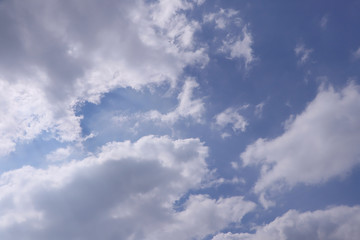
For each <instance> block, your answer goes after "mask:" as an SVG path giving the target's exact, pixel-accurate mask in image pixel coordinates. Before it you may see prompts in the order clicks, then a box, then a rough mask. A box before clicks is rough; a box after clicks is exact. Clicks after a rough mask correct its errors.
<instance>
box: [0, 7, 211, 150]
mask: <svg viewBox="0 0 360 240" xmlns="http://www.w3.org/2000/svg"><path fill="white" fill-rule="evenodd" d="M200 3H201V1H181V0H179V1H156V2H152V3H148V2H146V1H141V0H139V1H127V0H125V1H108V2H107V3H106V4H104V3H103V2H102V1H98V0H91V1H87V2H86V4H85V3H84V1H81V0H76V1H71V2H64V1H59V0H50V1H47V2H46V3H43V2H42V1H39V0H29V1H26V2H22V1H17V0H15V1H9V0H5V1H1V3H0V6H1V7H0V15H1V18H2V20H1V21H2V22H6V25H2V38H1V40H0V48H1V49H2V54H1V56H0V72H1V76H0V89H1V90H0V91H1V94H0V102H1V103H2V104H1V105H2V106H1V108H0V115H1V116H3V121H2V122H1V126H0V156H1V155H5V154H8V153H9V152H11V151H13V150H14V149H15V146H16V143H17V142H21V141H27V140H31V139H33V138H35V137H37V136H39V135H40V134H42V133H46V134H48V135H50V136H52V137H54V138H56V139H57V140H59V141H81V128H80V120H81V116H77V115H76V112H75V108H76V106H77V105H78V104H81V103H83V102H86V101H88V102H92V103H99V101H100V99H101V97H102V95H103V94H105V93H107V92H109V91H111V90H113V89H115V88H119V87H131V88H134V89H141V88H143V87H144V86H148V85H149V84H163V83H167V84H170V85H171V86H175V84H176V82H177V81H178V79H179V76H180V75H181V74H182V72H183V69H184V67H186V66H188V65H198V66H203V65H204V64H206V63H207V61H208V57H207V55H206V53H205V49H204V48H202V47H201V46H199V45H198V44H197V42H196V41H195V39H194V33H195V32H196V31H197V30H198V29H199V24H198V23H197V22H196V21H194V20H191V19H188V18H187V17H186V13H185V11H191V9H192V8H194V7H195V6H196V5H197V4H200ZM149 4H150V5H149Z"/></svg>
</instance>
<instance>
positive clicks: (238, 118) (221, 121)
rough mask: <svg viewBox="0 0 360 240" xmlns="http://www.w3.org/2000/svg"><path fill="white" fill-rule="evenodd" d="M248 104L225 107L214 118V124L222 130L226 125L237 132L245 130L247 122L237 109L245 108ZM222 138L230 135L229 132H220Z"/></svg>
mask: <svg viewBox="0 0 360 240" xmlns="http://www.w3.org/2000/svg"><path fill="white" fill-rule="evenodd" d="M247 107H248V105H245V106H242V107H240V108H234V107H229V108H227V109H225V110H224V111H223V112H221V113H219V114H217V115H216V116H215V117H214V118H215V125H216V126H217V127H218V128H219V129H220V130H224V129H225V128H226V127H227V126H230V127H231V129H232V131H233V132H235V133H237V132H245V130H246V127H247V126H248V125H249V123H248V122H247V121H246V119H245V118H244V117H243V116H242V115H240V113H239V111H240V110H241V109H244V108H247ZM221 136H222V138H226V137H230V136H231V134H230V133H228V132H226V131H225V132H223V133H222V135H221Z"/></svg>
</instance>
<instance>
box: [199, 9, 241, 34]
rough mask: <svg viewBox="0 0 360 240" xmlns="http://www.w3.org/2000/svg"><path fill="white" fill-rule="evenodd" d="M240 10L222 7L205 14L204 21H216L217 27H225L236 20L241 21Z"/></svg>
mask: <svg viewBox="0 0 360 240" xmlns="http://www.w3.org/2000/svg"><path fill="white" fill-rule="evenodd" d="M237 15H238V11H236V10H234V9H220V10H219V12H217V13H209V14H206V15H205V16H204V18H203V19H204V22H205V23H207V22H215V26H216V28H219V29H225V28H226V27H228V25H229V24H230V23H232V22H234V21H237V22H238V23H239V24H240V23H241V19H240V18H239V17H237Z"/></svg>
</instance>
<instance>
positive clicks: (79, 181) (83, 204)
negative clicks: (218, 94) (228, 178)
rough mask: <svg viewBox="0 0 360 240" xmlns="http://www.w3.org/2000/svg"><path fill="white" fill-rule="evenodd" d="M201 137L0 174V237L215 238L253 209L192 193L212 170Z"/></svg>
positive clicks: (113, 149) (150, 142)
mask: <svg viewBox="0 0 360 240" xmlns="http://www.w3.org/2000/svg"><path fill="white" fill-rule="evenodd" d="M207 152H208V150H207V147H205V146H204V145H203V144H202V143H201V142H200V141H199V140H198V139H182V140H172V139H170V138H168V137H154V136H146V137H143V138H141V139H139V140H138V141H137V142H134V143H132V142H130V141H125V142H112V143H108V144H106V145H105V146H103V147H102V148H101V151H100V152H99V153H98V154H96V155H91V156H89V157H87V158H85V159H83V160H81V161H72V162H68V163H65V164H62V165H59V166H51V167H49V168H48V169H35V168H33V167H30V166H25V167H22V168H21V169H17V170H12V171H9V172H5V173H3V174H2V175H1V176H0V211H1V214H0V238H1V239H4V240H10V239H25V238H27V239H39V240H41V239H54V240H56V239H77V238H81V239H89V240H91V239H100V238H101V239H113V238H116V239H149V240H150V239H151V240H152V239H169V238H171V239H175V240H186V239H192V238H195V237H204V236H206V235H208V234H214V233H216V232H217V231H219V230H221V229H222V228H224V227H226V226H227V225H228V224H229V223H231V222H240V220H241V218H242V217H243V216H244V215H245V214H246V213H247V212H249V211H251V210H252V209H253V208H254V207H255V204H254V203H252V202H248V201H245V200H243V198H242V197H230V198H220V199H218V200H215V199H211V198H210V197H209V196H206V195H191V196H190V197H189V199H188V200H187V201H186V202H185V203H184V206H183V210H181V211H175V210H174V208H173V204H174V202H175V201H176V200H178V199H179V198H180V197H181V196H183V195H184V194H185V193H187V192H188V191H189V190H190V189H194V188H199V187H201V185H202V182H203V181H204V180H205V179H206V176H207V174H208V173H209V170H208V169H207V165H206V162H205V158H206V157H207Z"/></svg>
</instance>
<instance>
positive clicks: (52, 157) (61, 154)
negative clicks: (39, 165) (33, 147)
mask: <svg viewBox="0 0 360 240" xmlns="http://www.w3.org/2000/svg"><path fill="white" fill-rule="evenodd" d="M72 152H73V148H72V147H71V146H67V147H66V148H58V149H56V150H55V151H52V152H51V153H49V154H47V155H46V160H47V161H50V162H59V161H63V160H66V159H67V158H68V157H69V156H70V155H71V153H72Z"/></svg>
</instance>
